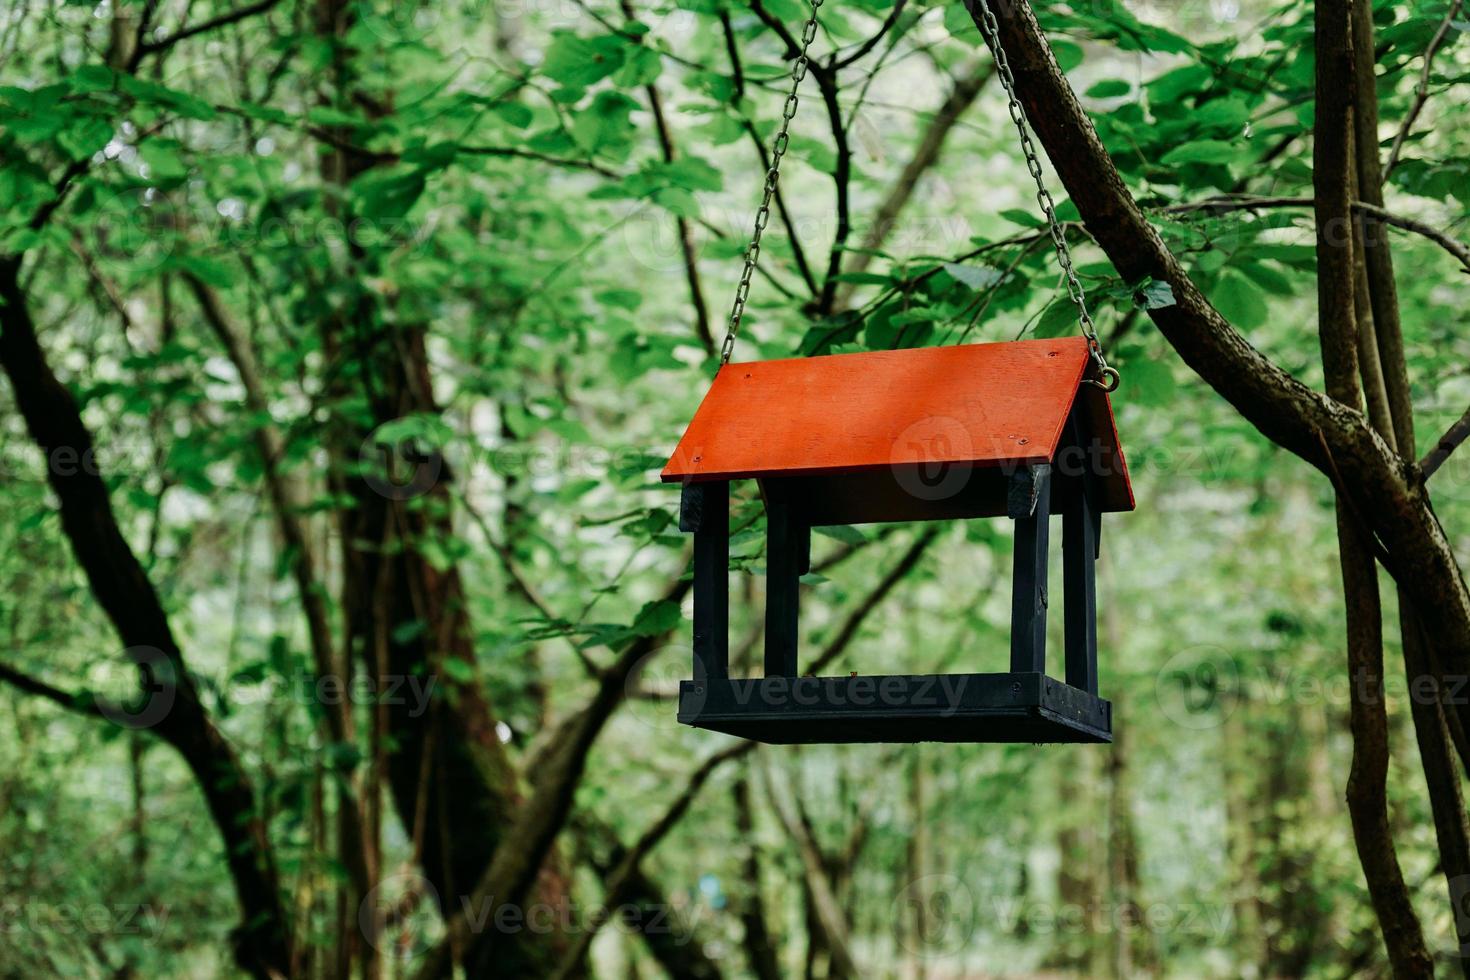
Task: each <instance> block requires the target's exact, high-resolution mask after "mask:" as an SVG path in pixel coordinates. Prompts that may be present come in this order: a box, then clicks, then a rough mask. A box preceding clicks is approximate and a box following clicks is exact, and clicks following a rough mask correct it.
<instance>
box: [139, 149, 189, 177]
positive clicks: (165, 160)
mask: <svg viewBox="0 0 1470 980" xmlns="http://www.w3.org/2000/svg"><path fill="white" fill-rule="evenodd" d="M182 149H183V147H181V146H180V145H179V142H178V141H177V140H166V139H151V140H146V141H144V142H143V143H141V144H139V146H138V156H139V158H141V159H142V161H143V163H144V164H145V165H146V166H147V167H148V180H150V181H152V182H153V183H155V184H172V183H177V182H179V181H182V180H183V179H184V178H185V177H187V176H188V175H189V167H188V165H187V164H185V163H184V160H183V157H182V156H181V155H180V153H181V151H182Z"/></svg>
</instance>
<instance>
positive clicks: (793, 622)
mask: <svg viewBox="0 0 1470 980" xmlns="http://www.w3.org/2000/svg"><path fill="white" fill-rule="evenodd" d="M765 491H766V676H767V677H795V676H796V641H797V607H798V603H799V600H800V597H801V593H800V589H801V574H802V564H803V563H804V562H805V561H808V560H809V558H807V557H806V556H808V555H810V553H811V552H810V547H811V544H810V542H811V537H810V535H811V529H810V528H808V527H806V525H805V524H804V523H803V522H802V520H801V518H800V516H798V515H797V514H796V512H795V508H793V507H792V505H791V500H790V498H789V497H788V496H787V494H786V492H785V488H783V487H782V486H781V485H780V484H779V483H777V482H776V481H774V480H771V481H768V482H767V483H766V485H765Z"/></svg>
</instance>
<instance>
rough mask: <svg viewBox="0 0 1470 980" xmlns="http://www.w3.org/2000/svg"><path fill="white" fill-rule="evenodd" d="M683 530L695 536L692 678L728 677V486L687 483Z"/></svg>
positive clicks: (682, 501)
mask: <svg viewBox="0 0 1470 980" xmlns="http://www.w3.org/2000/svg"><path fill="white" fill-rule="evenodd" d="M679 529H680V530H683V531H693V532H694V679H695V680H696V681H702V680H705V679H707V678H724V677H729V676H730V625H729V623H730V574H729V570H730V484H728V483H689V484H685V486H684V495H683V497H682V498H681V499H680V502H679Z"/></svg>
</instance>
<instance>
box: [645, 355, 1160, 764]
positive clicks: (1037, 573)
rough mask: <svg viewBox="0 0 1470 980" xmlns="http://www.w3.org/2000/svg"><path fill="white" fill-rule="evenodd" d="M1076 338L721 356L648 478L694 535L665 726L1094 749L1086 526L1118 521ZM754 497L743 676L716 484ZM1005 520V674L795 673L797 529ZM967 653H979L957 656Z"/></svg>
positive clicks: (1105, 408) (1093, 540)
mask: <svg viewBox="0 0 1470 980" xmlns="http://www.w3.org/2000/svg"><path fill="white" fill-rule="evenodd" d="M1092 363H1093V362H1092V358H1091V356H1090V353H1089V347H1088V342H1087V341H1086V340H1085V339H1084V338H1081V337H1076V338H1065V339H1056V340H1025V341H1016V342H1011V343H998V344H970V345H964V346H957V347H932V348H921V349H914V350H898V351H877V352H872V353H862V354H838V355H831V356H826V357H809V358H794V359H790V360H779V361H763V362H759V363H750V364H733V363H732V364H727V365H725V366H724V367H722V368H721V369H720V371H719V373H718V374H717V375H716V377H715V380H714V384H713V386H712V387H711V388H710V391H709V393H708V394H707V395H706V396H705V398H704V401H703V402H702V403H701V404H700V406H699V410H698V411H697V412H696V413H695V415H694V420H693V421H692V422H690V424H689V428H688V430H687V431H686V432H685V433H684V438H683V439H681V440H680V441H679V445H678V447H677V448H676V449H675V450H674V454H673V457H672V458H671V459H670V460H669V463H668V465H667V466H666V467H665V468H664V471H663V474H662V477H663V480H664V481H665V482H676V481H677V482H681V483H683V485H684V489H683V497H682V500H681V503H680V516H679V525H680V528H681V530H684V531H690V532H693V534H694V676H693V678H692V679H690V680H687V681H683V682H682V683H681V684H680V689H679V721H681V722H683V723H684V724H688V725H693V726H695V727H697V728H707V729H711V730H713V731H719V732H727V733H729V734H731V735H738V736H741V737H744V738H749V739H755V740H757V741H761V742H773V743H797V742H918V741H940V742H1108V741H1111V740H1112V716H1111V705H1110V704H1109V703H1108V702H1107V701H1105V700H1104V699H1102V698H1100V697H1098V693H1097V627H1096V612H1097V610H1096V601H1095V592H1094V579H1093V574H1094V567H1093V566H1094V562H1095V561H1096V559H1097V554H1098V540H1099V534H1100V530H1101V523H1100V522H1101V515H1102V514H1103V513H1104V512H1115V511H1128V510H1132V509H1133V491H1132V489H1131V486H1130V484H1129V480H1128V471H1127V467H1126V464H1125V463H1124V459H1123V450H1122V447H1121V446H1120V445H1119V442H1118V434H1117V430H1116V428H1115V427H1114V424H1113V413H1112V407H1111V405H1110V403H1109V400H1108V396H1107V394H1106V392H1104V391H1103V389H1102V388H1101V387H1098V386H1097V385H1095V384H1092V383H1089V376H1088V372H1089V371H1090V370H1091V369H1092ZM747 479H753V480H756V481H758V483H759V487H760V493H761V496H762V498H763V499H764V501H765V506H766V521H767V531H766V533H767V545H766V629H765V644H766V646H765V671H764V676H763V677H758V678H732V677H731V676H730V663H729V638H728V613H729V575H728V566H729V554H730V541H729V514H730V482H731V481H732V480H747ZM1002 515H1004V516H1006V517H1008V518H1010V519H1011V520H1013V521H1014V522H1015V558H1014V572H1013V583H1014V584H1013V591H1012V597H1011V650H1010V670H1009V671H1007V672H1004V673H966V674H947V675H912V674H863V675H857V674H854V675H851V676H842V677H810V676H805V677H804V676H801V674H800V671H799V664H798V660H797V635H798V634H797V608H798V597H799V588H800V585H799V580H800V577H801V576H802V575H803V574H804V573H805V572H806V571H808V569H809V566H810V555H811V529H812V528H813V527H822V526H829V525H837V524H868V523H880V522H891V521H925V520H957V519H970V518H979V517H1000V516H1002ZM1054 515H1060V516H1061V519H1062V556H1063V572H1062V578H1063V586H1064V589H1063V593H1064V601H1065V615H1064V620H1065V637H1066V642H1065V647H1066V656H1065V661H1066V674H1065V676H1066V680H1065V682H1064V681H1062V680H1059V679H1057V678H1054V677H1051V676H1048V675H1047V673H1046V613H1047V606H1048V593H1047V557H1048V550H1049V549H1048V544H1049V539H1050V526H1051V518H1052V517H1053V516H1054ZM976 653H977V657H978V656H979V655H980V654H982V653H983V651H977V652H976Z"/></svg>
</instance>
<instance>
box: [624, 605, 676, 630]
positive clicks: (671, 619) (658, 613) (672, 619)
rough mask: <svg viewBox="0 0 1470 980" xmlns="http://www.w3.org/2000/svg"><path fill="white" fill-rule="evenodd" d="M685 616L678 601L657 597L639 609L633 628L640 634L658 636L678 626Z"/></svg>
mask: <svg viewBox="0 0 1470 980" xmlns="http://www.w3.org/2000/svg"><path fill="white" fill-rule="evenodd" d="M683 618H684V613H683V612H682V611H681V610H680V609H679V605H678V603H675V602H669V601H668V600H667V599H656V600H654V601H653V602H650V603H647V604H646V605H644V607H643V608H642V609H640V610H639V611H638V616H637V618H635V619H634V620H633V626H632V629H633V632H634V633H636V634H637V635H638V636H657V635H659V634H660V633H667V632H669V631H670V630H672V629H674V628H675V627H677V626H678V625H679V623H680V621H681V620H683Z"/></svg>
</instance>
